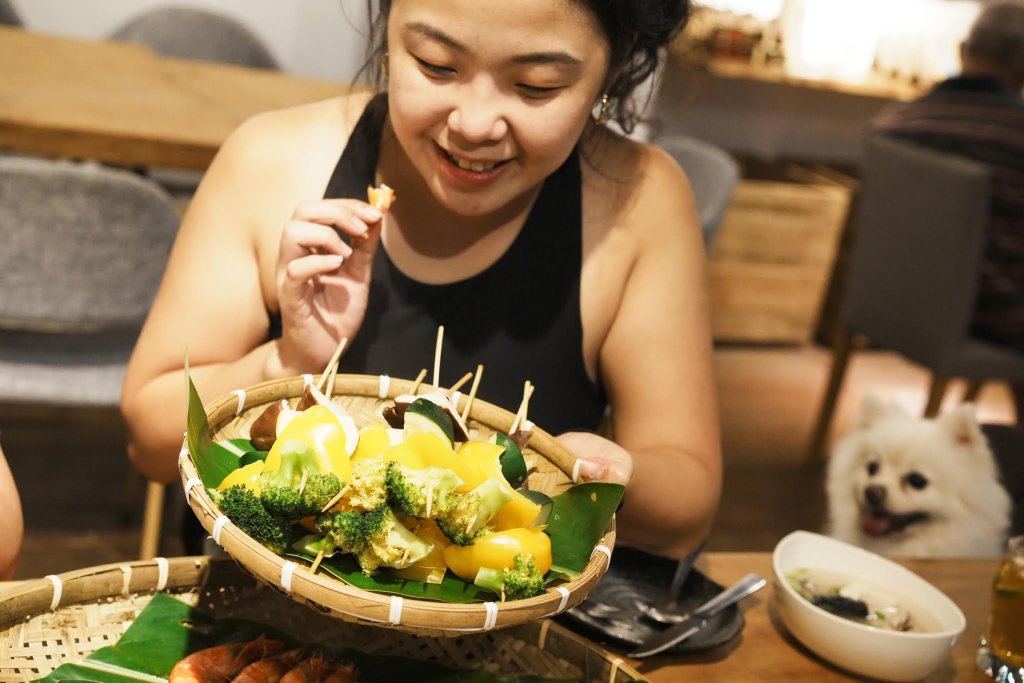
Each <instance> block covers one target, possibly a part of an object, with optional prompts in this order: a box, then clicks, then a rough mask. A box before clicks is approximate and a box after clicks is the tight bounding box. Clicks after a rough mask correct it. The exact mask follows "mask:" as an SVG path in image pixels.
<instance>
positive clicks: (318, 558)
mask: <svg viewBox="0 0 1024 683" xmlns="http://www.w3.org/2000/svg"><path fill="white" fill-rule="evenodd" d="M323 559H324V551H323V550H321V551H320V552H318V553H317V554H316V559H315V560H313V564H311V565H310V567H309V571H310V572H312V573H313V574H316V570H317V568H318V567H319V566H320V563H321V562H323Z"/></svg>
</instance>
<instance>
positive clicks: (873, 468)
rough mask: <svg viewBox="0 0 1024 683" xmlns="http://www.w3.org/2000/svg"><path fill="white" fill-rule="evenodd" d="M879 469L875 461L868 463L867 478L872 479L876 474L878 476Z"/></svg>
mask: <svg viewBox="0 0 1024 683" xmlns="http://www.w3.org/2000/svg"><path fill="white" fill-rule="evenodd" d="M879 467H880V465H879V464H878V461H877V460H872V461H871V462H869V463H868V476H869V477H873V476H875V475H876V474H878V468H879Z"/></svg>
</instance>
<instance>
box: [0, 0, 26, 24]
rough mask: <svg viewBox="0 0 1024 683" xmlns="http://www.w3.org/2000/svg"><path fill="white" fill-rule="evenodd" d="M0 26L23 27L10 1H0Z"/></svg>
mask: <svg viewBox="0 0 1024 683" xmlns="http://www.w3.org/2000/svg"><path fill="white" fill-rule="evenodd" d="M0 25H3V26H19V27H20V26H24V25H25V23H24V22H23V21H22V20H21V16H20V15H19V14H18V10H16V9H14V5H12V4H11V2H10V0H0Z"/></svg>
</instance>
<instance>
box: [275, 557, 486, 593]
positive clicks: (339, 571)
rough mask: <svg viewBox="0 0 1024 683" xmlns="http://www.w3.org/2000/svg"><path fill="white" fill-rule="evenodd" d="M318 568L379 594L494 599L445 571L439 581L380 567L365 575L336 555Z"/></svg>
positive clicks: (307, 559)
mask: <svg viewBox="0 0 1024 683" xmlns="http://www.w3.org/2000/svg"><path fill="white" fill-rule="evenodd" d="M284 556H285V557H287V558H290V559H293V560H300V561H302V562H305V563H306V564H312V563H313V560H314V559H315V558H314V557H313V556H312V555H307V554H305V553H299V552H287V553H285V555H284ZM320 569H321V570H323V571H325V572H327V573H328V574H330V575H331V576H333V577H334V578H336V579H340V580H341V581H344V582H345V583H348V584H351V585H353V586H355V587H356V588H361V589H363V590H368V591H376V592H382V593H394V594H395V595H403V596H405V597H407V598H415V599H417V600H439V601H441V602H454V603H469V602H486V601H488V600H494V599H495V595H494V593H492V592H490V591H485V590H482V589H481V588H480V587H479V586H475V585H473V584H472V583H468V582H466V581H463V580H462V579H460V578H458V577H457V576H453V575H452V574H451V573H447V574H445V575H444V579H442V580H441V583H426V582H424V581H409V580H406V579H400V578H398V577H397V576H394V575H392V574H390V573H388V572H387V571H386V570H381V571H378V572H376V573H375V574H373V575H372V576H367V575H366V574H364V573H363V572H362V570H361V569H360V568H359V563H358V562H356V560H355V558H354V557H353V556H352V555H338V556H336V557H332V558H330V559H326V560H324V561H322V562H321V563H320Z"/></svg>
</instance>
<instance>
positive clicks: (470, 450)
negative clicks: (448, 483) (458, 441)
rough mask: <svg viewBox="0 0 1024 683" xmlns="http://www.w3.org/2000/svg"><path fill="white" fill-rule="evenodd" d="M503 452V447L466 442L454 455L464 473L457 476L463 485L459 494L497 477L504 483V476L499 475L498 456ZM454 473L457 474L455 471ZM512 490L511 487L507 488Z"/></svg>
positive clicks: (499, 463) (486, 443)
mask: <svg viewBox="0 0 1024 683" xmlns="http://www.w3.org/2000/svg"><path fill="white" fill-rule="evenodd" d="M504 452H505V447H504V446H499V445H497V444H493V443H488V442H487V441H466V442H464V443H463V444H462V445H461V446H459V450H458V451H456V453H455V459H456V461H458V462H459V465H460V467H462V469H463V471H464V472H465V473H466V474H465V476H463V475H461V474H460V475H459V477H460V478H461V479H462V481H464V482H465V484H464V485H463V486H462V487H461V488H459V489H458V491H459V493H465V492H467V491H472V490H473V489H475V488H476V487H477V486H479V485H480V484H482V483H483V482H484V481H486V480H487V479H491V478H493V477H499V478H501V480H502V481H505V475H503V474H502V473H501V462H500V461H499V460H498V458H499V456H501V454H502V453H504ZM456 472H458V471H457V470H456ZM509 488H510V489H511V488H512V487H511V486H510V487H509Z"/></svg>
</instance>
